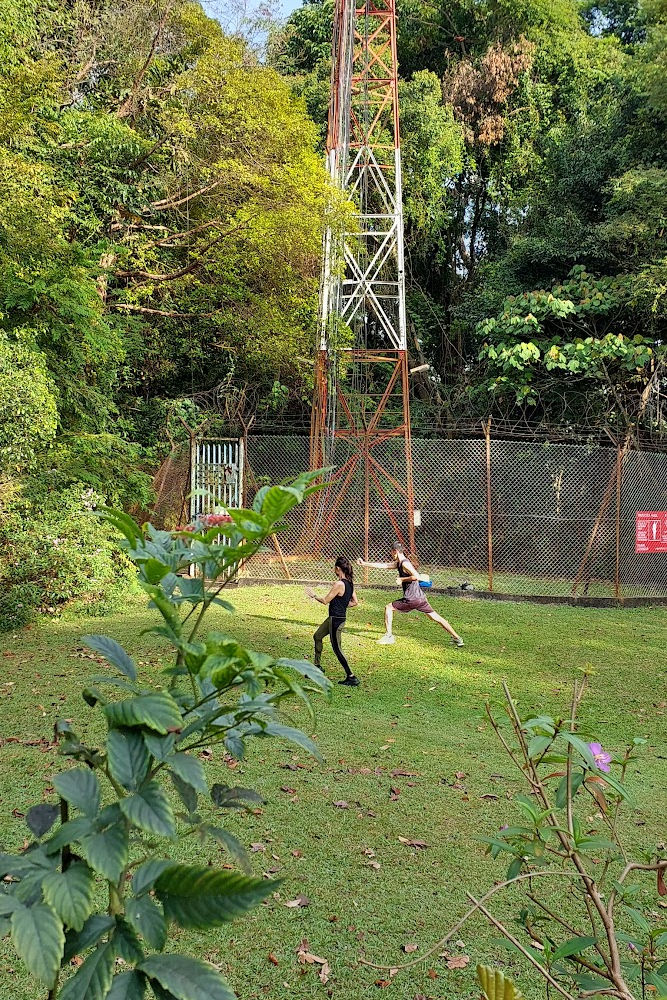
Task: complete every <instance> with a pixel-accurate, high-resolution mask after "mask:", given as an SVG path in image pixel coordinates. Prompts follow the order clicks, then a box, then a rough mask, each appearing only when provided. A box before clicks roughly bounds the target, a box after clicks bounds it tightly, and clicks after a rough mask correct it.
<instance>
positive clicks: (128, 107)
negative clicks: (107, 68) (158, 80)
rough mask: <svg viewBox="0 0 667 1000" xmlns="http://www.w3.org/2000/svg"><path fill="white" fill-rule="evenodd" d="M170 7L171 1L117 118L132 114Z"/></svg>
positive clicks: (171, 5)
mask: <svg viewBox="0 0 667 1000" xmlns="http://www.w3.org/2000/svg"><path fill="white" fill-rule="evenodd" d="M172 7H173V0H169V3H167V6H166V7H165V9H164V14H163V15H162V17H161V19H160V22H159V24H158V26H157V29H156V31H155V34H154V36H153V41H152V42H151V47H150V49H149V52H148V55H147V56H146V59H145V60H144V64H143V66H142V67H141V69H140V70H139V73H138V74H137V76H136V78H135V80H134V83H133V84H132V90H131V91H130V93H129V94H128V95H127V97H126V98H125V100H124V101H123V103H122V104H121V106H120V107H119V109H118V111H117V112H116V114H117V115H118V117H119V118H127V116H128V115H129V114H130V113H131V112H132V109H133V107H134V100H135V98H136V96H137V93H138V91H139V87H140V86H141V83H142V81H143V79H144V77H145V76H146V73H147V72H148V69H149V67H150V64H151V63H152V62H153V58H154V56H155V51H156V49H157V47H158V43H159V41H160V38H161V36H162V32H163V31H164V26H165V24H166V23H167V18H168V17H169V15H170V13H171V8H172Z"/></svg>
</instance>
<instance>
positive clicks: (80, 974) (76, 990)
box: [59, 941, 116, 1000]
mask: <svg viewBox="0 0 667 1000" xmlns="http://www.w3.org/2000/svg"><path fill="white" fill-rule="evenodd" d="M115 962H116V950H115V948H114V946H113V944H112V943H111V942H110V941H108V942H107V943H106V944H101V945H100V946H99V948H96V949H95V951H93V952H91V954H90V955H89V956H88V958H87V959H86V960H85V962H84V963H83V965H81V966H80V967H79V968H78V969H77V971H76V974H75V975H74V976H72V978H71V979H68V980H67V982H66V983H65V985H64V986H63V988H62V989H61V991H60V994H59V1000H104V998H105V997H106V995H107V993H108V992H109V987H110V986H111V980H112V978H113V971H114V966H115Z"/></svg>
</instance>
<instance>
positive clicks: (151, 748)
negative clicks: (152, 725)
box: [144, 732, 176, 761]
mask: <svg viewBox="0 0 667 1000" xmlns="http://www.w3.org/2000/svg"><path fill="white" fill-rule="evenodd" d="M144 743H145V744H146V747H147V748H148V752H149V753H152V754H153V756H154V757H155V759H156V760H159V761H164V760H166V759H167V757H168V756H169V754H170V753H172V751H173V749H174V746H175V744H176V736H175V734H174V733H169V734H168V735H167V736H156V735H155V733H147V732H144Z"/></svg>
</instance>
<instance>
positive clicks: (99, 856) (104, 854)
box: [79, 822, 129, 882]
mask: <svg viewBox="0 0 667 1000" xmlns="http://www.w3.org/2000/svg"><path fill="white" fill-rule="evenodd" d="M79 849H80V851H81V854H83V856H84V858H85V859H86V861H87V862H88V864H89V865H90V867H91V868H93V869H94V870H95V871H96V872H99V873H100V875H104V877H105V878H107V879H109V881H110V882H118V881H119V879H120V877H121V875H122V873H123V869H124V868H125V865H126V864H127V858H128V852H129V844H128V835H127V830H126V828H125V824H124V823H120V822H119V823H114V824H112V825H111V826H109V827H108V828H107V829H106V830H102V831H101V832H100V833H91V834H90V835H89V836H88V837H82V838H81V840H80V841H79Z"/></svg>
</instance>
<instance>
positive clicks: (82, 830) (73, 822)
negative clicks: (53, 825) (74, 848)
mask: <svg viewBox="0 0 667 1000" xmlns="http://www.w3.org/2000/svg"><path fill="white" fill-rule="evenodd" d="M93 829H94V824H93V821H92V820H91V819H88V817H87V816H77V817H75V819H70V820H68V821H67V823H63V825H62V826H60V827H58V829H57V830H56V832H55V833H54V834H53V836H52V837H49V839H48V840H47V841H46V842H45V844H44V850H45V851H46V852H47V854H55V852H56V851H60V850H61V849H62V848H63V847H66V846H67V844H71V843H72V842H73V841H75V840H80V839H81V837H85V836H86V835H87V834H89V833H91V832H92V830H93Z"/></svg>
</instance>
